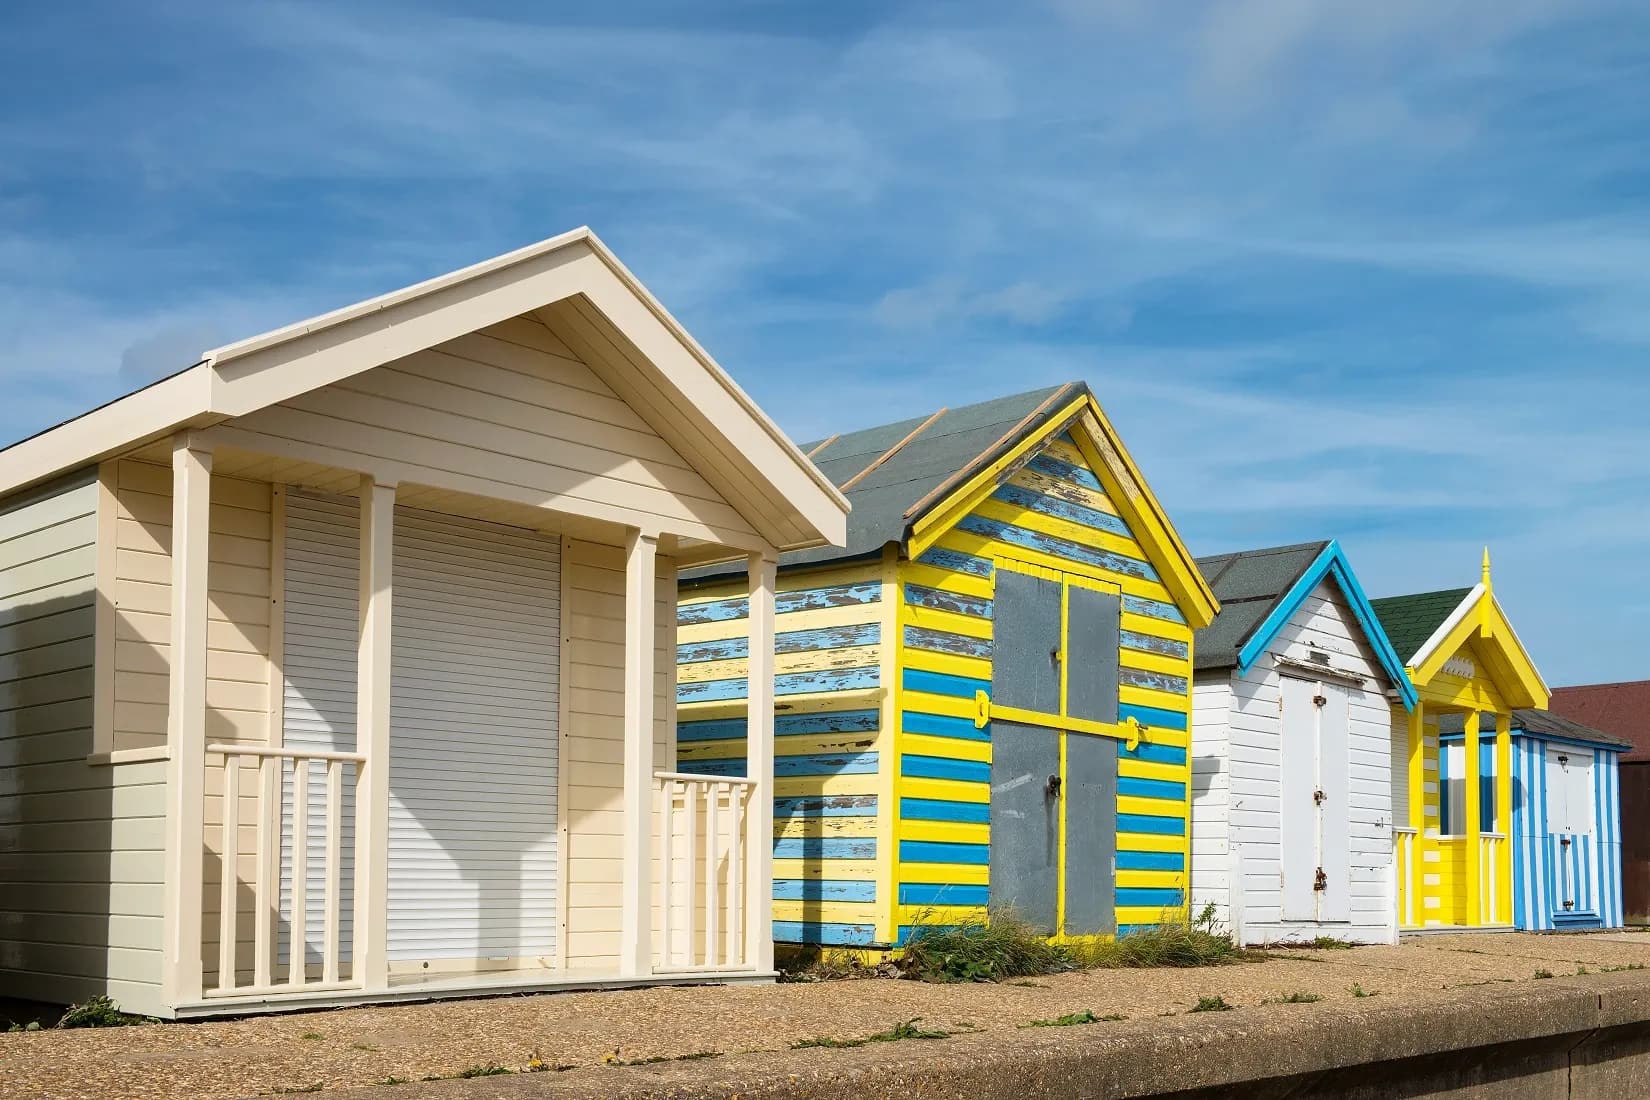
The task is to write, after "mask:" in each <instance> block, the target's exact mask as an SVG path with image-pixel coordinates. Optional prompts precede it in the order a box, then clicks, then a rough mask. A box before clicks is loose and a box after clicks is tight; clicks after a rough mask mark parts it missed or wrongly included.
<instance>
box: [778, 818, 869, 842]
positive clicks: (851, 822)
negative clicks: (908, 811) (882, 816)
mask: <svg viewBox="0 0 1650 1100" xmlns="http://www.w3.org/2000/svg"><path fill="white" fill-rule="evenodd" d="M773 835H774V836H775V837H798V838H801V837H826V836H876V835H877V819H876V818H874V817H776V818H774V819H773Z"/></svg>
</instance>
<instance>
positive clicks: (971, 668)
mask: <svg viewBox="0 0 1650 1100" xmlns="http://www.w3.org/2000/svg"><path fill="white" fill-rule="evenodd" d="M846 667H853V666H846ZM905 667H907V668H918V669H922V670H923V671H925V672H943V673H945V674H947V675H949V676H967V677H969V678H971V679H975V680H984V681H986V682H987V683H989V682H990V681H991V662H990V661H988V660H986V659H985V658H983V657H959V656H957V655H956V654H953V653H935V652H933V651H932V650H927V649H907V650H906V651H905Z"/></svg>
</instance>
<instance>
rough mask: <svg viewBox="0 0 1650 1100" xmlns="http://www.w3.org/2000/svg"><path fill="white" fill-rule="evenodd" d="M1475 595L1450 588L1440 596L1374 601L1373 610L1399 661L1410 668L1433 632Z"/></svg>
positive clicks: (1386, 598) (1430, 594) (1433, 594)
mask: <svg viewBox="0 0 1650 1100" xmlns="http://www.w3.org/2000/svg"><path fill="white" fill-rule="evenodd" d="M1471 592H1472V589H1470V588H1446V589H1444V590H1443V591H1440V592H1417V593H1415V594H1414V595H1413V596H1384V597H1382V598H1381V599H1378V600H1370V601H1369V606H1370V607H1372V608H1374V609H1375V617H1376V618H1377V619H1379V620H1381V629H1382V630H1385V631H1386V636H1387V638H1388V640H1390V641H1391V642H1392V648H1393V649H1395V650H1397V652H1398V659H1399V660H1401V661H1403V662H1404V664H1406V665H1408V664H1410V663H1411V662H1413V661H1414V659H1415V654H1416V653H1417V652H1418V651H1419V650H1420V648H1421V647H1422V646H1423V645H1426V642H1427V639H1428V638H1430V637H1432V633H1433V631H1435V630H1437V629H1438V627H1439V626H1441V625H1442V624H1443V622H1444V620H1445V619H1447V618H1449V617H1450V612H1452V611H1454V610H1455V609H1456V608H1457V607H1460V606H1461V601H1462V600H1464V599H1466V598H1467V596H1468V595H1469V594H1470V593H1471Z"/></svg>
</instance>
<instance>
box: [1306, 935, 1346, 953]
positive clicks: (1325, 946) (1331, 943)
mask: <svg viewBox="0 0 1650 1100" xmlns="http://www.w3.org/2000/svg"><path fill="white" fill-rule="evenodd" d="M1312 946H1313V947H1315V948H1317V949H1318V950H1319V951H1350V950H1352V947H1353V945H1352V944H1350V943H1348V942H1347V941H1346V940H1343V939H1340V938H1339V937H1337V936H1314V937H1313V938H1312Z"/></svg>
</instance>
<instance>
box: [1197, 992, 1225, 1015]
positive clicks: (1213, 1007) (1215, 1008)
mask: <svg viewBox="0 0 1650 1100" xmlns="http://www.w3.org/2000/svg"><path fill="white" fill-rule="evenodd" d="M1233 1007H1234V1006H1232V1005H1229V1004H1227V1003H1226V998H1225V997H1222V996H1221V995H1220V994H1218V993H1216V994H1215V995H1214V996H1213V997H1199V998H1198V999H1197V1004H1195V1005H1193V1006H1192V1007H1191V1008H1189V1009H1187V1011H1188V1012H1230V1011H1231V1010H1232V1008H1233Z"/></svg>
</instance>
